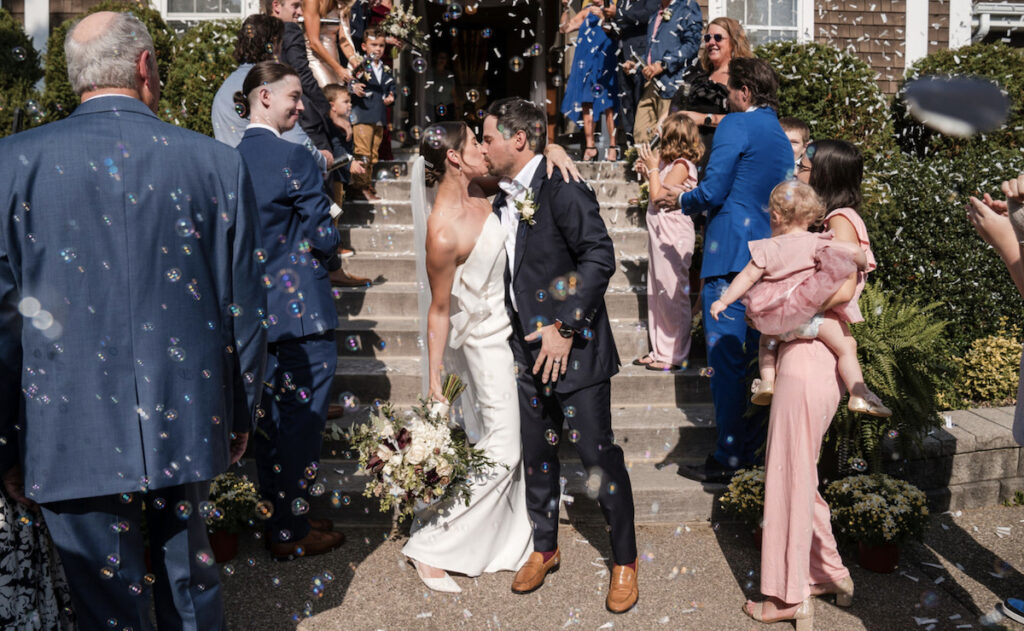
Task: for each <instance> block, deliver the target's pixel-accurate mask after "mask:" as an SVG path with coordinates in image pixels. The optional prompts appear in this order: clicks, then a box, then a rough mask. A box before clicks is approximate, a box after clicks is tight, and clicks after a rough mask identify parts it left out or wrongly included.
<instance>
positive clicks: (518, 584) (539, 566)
mask: <svg viewBox="0 0 1024 631" xmlns="http://www.w3.org/2000/svg"><path fill="white" fill-rule="evenodd" d="M561 562H562V554H561V553H560V552H559V551H558V550H557V549H555V554H554V555H552V557H551V558H550V559H548V561H547V563H545V562H544V555H543V554H541V553H540V552H531V553H530V558H528V559H527V560H526V564H525V565H524V566H523V567H521V568H519V571H518V572H516V577H515V578H514V579H512V592H513V593H515V594H529V593H530V592H532V591H533V590H535V589H537V588H538V587H540V586H541V585H543V584H544V577H545V576H547V575H548V573H549V572H557V571H558V565H559V563H561Z"/></svg>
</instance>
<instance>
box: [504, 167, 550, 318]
mask: <svg viewBox="0 0 1024 631" xmlns="http://www.w3.org/2000/svg"><path fill="white" fill-rule="evenodd" d="M543 159H544V157H543V156H539V155H538V156H533V158H531V159H530V161H529V162H527V163H526V164H525V165H524V166H523V168H522V169H520V171H519V173H518V174H517V175H516V177H515V178H514V179H511V180H510V179H508V178H502V180H501V182H500V183H499V184H498V185H499V186H500V187H501V190H503V191H505V206H504V208H502V209H501V225H502V227H503V228H505V231H506V232H508V238H507V239H505V253H506V254H507V255H508V257H507V258H508V271H509V275H510V276H511V274H512V273H513V272H514V271H515V262H516V232H518V231H519V209H517V208H516V201H517V200H522V199H523V198H524V197H525V196H526V192H527V191H528V190H530V182H532V181H533V176H534V174H535V173H536V172H537V167H538V166H540V161H541V160H543ZM509 295H510V296H511V297H512V308H513V309H515V310H516V311H517V312H518V311H519V305H517V304H516V294H515V292H514V291H511V289H510V291H509Z"/></svg>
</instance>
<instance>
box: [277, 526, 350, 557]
mask: <svg viewBox="0 0 1024 631" xmlns="http://www.w3.org/2000/svg"><path fill="white" fill-rule="evenodd" d="M344 542H345V535H343V534H341V533H340V532H322V531H320V530H310V531H309V534H308V535H306V536H305V537H303V538H302V539H299V540H298V541H282V542H278V543H272V544H270V556H272V557H274V558H275V559H276V560H278V561H287V560H290V559H293V558H295V557H303V556H306V557H311V556H316V555H318V554H324V553H325V552H330V551H331V550H333V549H335V548H337V547H338V546H340V545H341V544H342V543H344Z"/></svg>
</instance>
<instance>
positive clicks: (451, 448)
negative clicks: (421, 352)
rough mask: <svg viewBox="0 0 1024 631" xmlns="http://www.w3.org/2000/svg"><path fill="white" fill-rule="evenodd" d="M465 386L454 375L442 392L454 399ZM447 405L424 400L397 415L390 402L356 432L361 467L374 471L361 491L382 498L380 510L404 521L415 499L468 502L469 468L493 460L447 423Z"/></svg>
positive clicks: (410, 511)
mask: <svg viewBox="0 0 1024 631" xmlns="http://www.w3.org/2000/svg"><path fill="white" fill-rule="evenodd" d="M465 388H466V386H465V385H464V384H463V383H462V380H461V379H459V377H458V376H456V375H451V374H450V375H448V376H447V378H446V379H445V382H444V387H443V389H442V394H443V395H444V397H445V398H446V399H448V401H449V404H450V403H452V402H454V401H455V399H457V398H458V397H459V395H460V394H462V391H463V390H465ZM447 408H448V406H447V405H444V404H441V405H438V404H437V402H433V403H431V402H429V401H421V402H420V405H419V406H417V407H414V408H413V409H412V410H411V411H410V412H407V413H406V414H404V415H401V416H399V415H398V414H397V413H396V412H395V408H394V406H393V405H392V404H391V403H390V402H388V403H384V404H383V405H380V406H379V407H377V408H376V409H375V410H374V411H373V412H372V413H371V415H370V422H369V423H368V424H364V425H359V426H358V427H356V428H355V430H354V431H353V435H352V444H353V446H354V447H355V448H356V449H358V451H359V466H360V467H361V468H362V469H364V470H365V471H366V472H368V473H369V474H370V481H369V482H367V483H366V490H365V491H364V492H363V495H365V496H366V497H371V498H372V497H375V498H378V500H379V501H380V510H381V511H389V510H392V511H394V512H395V514H396V515H397V518H398V519H399V520H402V519H404V518H405V517H410V516H412V515H413V513H414V512H415V510H416V508H417V504H420V505H422V504H432V503H434V502H440V501H442V500H448V499H452V500H455V501H463V502H465V503H466V505H468V504H469V497H470V489H469V474H470V471H472V470H474V469H481V468H484V467H488V466H493V465H494V462H493V461H491V460H490V459H489V458H487V456H486V455H485V454H484V452H483V450H481V449H476V448H474V447H471V446H470V444H469V441H468V440H467V438H466V433H465V432H464V431H463V430H462V428H460V427H457V426H455V427H453V426H452V425H450V424H449V423H448V409H447Z"/></svg>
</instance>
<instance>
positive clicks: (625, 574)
mask: <svg viewBox="0 0 1024 631" xmlns="http://www.w3.org/2000/svg"><path fill="white" fill-rule="evenodd" d="M639 598H640V588H639V587H638V586H637V582H636V572H635V571H633V568H631V567H629V566H628V565H616V566H614V567H612V583H611V586H609V587H608V599H607V600H605V603H604V604H605V607H607V608H608V611H610V612H612V613H626V612H627V611H629V610H630V609H632V608H633V605H635V604H636V601H637V600H638V599H639Z"/></svg>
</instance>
